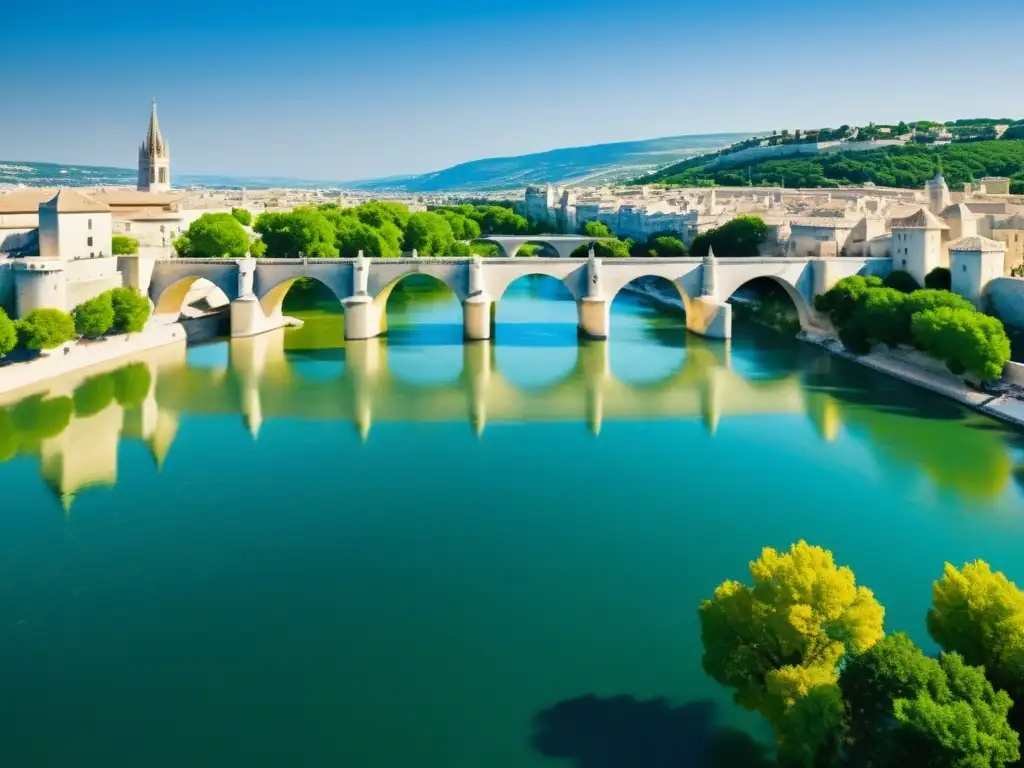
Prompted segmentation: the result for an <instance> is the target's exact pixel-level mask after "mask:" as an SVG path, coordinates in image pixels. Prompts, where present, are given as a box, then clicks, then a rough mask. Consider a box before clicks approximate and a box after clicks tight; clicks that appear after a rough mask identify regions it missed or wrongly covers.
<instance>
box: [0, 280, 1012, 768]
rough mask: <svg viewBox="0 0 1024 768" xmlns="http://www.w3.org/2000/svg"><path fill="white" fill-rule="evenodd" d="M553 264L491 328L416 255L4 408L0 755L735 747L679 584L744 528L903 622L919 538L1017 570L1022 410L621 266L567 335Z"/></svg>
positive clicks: (710, 579) (753, 538)
mask: <svg viewBox="0 0 1024 768" xmlns="http://www.w3.org/2000/svg"><path fill="white" fill-rule="evenodd" d="M553 285H554V288H553V287H552V284H548V283H545V282H543V281H536V280H524V281H520V282H517V283H516V284H515V285H514V286H513V287H512V288H511V289H510V292H509V294H507V295H506V296H505V297H504V298H503V300H502V302H501V303H500V305H499V307H498V312H497V328H496V339H495V342H494V343H493V344H491V343H478V344H472V345H463V344H462V342H461V326H460V309H459V307H458V304H457V303H455V300H454V298H451V297H449V296H446V295H444V294H440V295H438V294H437V293H436V292H433V291H422V292H421V291H417V290H414V289H411V288H410V289H409V290H406V291H405V292H396V293H395V294H394V295H393V296H392V299H391V301H390V304H389V306H388V320H389V335H388V338H387V340H386V341H385V340H374V341H370V342H358V343H350V344H348V345H346V344H345V343H344V342H343V341H342V326H341V319H340V316H339V315H337V314H325V313H324V312H322V311H320V310H315V309H309V310H306V311H293V314H297V315H300V316H302V317H304V319H305V320H306V325H305V327H304V328H302V329H297V330H288V331H282V332H279V333H278V334H268V335H267V336H263V337H258V338H257V339H250V340H236V341H226V340H225V341H218V342H214V343H210V344H205V345H202V346H197V347H192V348H189V349H187V350H186V349H184V348H183V347H173V348H165V349H164V350H157V351H155V352H153V353H152V354H151V355H149V356H148V357H146V358H145V359H144V360H141V361H139V362H137V363H135V364H134V365H133V366H130V367H126V368H125V369H123V370H121V371H119V372H116V373H113V374H110V375H106V376H101V377H95V378H94V379H92V380H91V381H88V382H86V383H85V384H81V385H78V386H75V387H73V388H71V387H68V386H64V385H62V383H61V382H59V381H58V382H55V383H54V385H53V390H52V392H51V394H50V396H48V397H34V398H31V399H29V400H27V401H24V402H21V403H9V404H7V406H6V407H3V408H0V462H2V463H0V489H2V491H0V493H2V499H3V502H2V505H0V507H2V514H0V659H2V660H3V661H2V663H3V671H2V675H0V679H2V680H3V695H2V696H0V712H2V714H0V763H3V764H6V765H33V766H68V765H75V766H103V767H104V768H107V767H109V766H142V765H144V766H147V768H158V767H162V766H183V765H188V766H226V765H244V766H253V767H256V766H281V765H315V766H322V765H339V766H346V768H364V767H365V768H410V766H416V767H417V768H480V767H481V766H487V768H512V767H513V766H526V767H527V768H533V767H534V766H556V765H562V766H575V768H667V766H670V765H672V766H677V765H682V766H685V765H736V764H747V765H756V764H757V755H758V754H759V753H760V747H759V746H758V744H759V743H764V742H765V741H766V740H767V738H768V733H767V732H766V730H765V728H764V725H763V723H762V722H761V721H760V720H759V719H758V718H757V717H755V716H753V715H750V714H749V713H745V712H742V711H740V710H739V709H738V708H736V707H735V706H734V705H733V704H732V703H731V700H730V697H729V694H728V692H727V691H725V690H724V689H722V688H721V687H719V686H718V685H717V684H716V683H714V682H713V681H712V680H711V679H710V678H708V677H706V676H705V675H704V674H703V672H702V671H701V667H700V656H701V645H700V636H699V628H698V621H697V606H698V604H699V603H700V601H701V599H703V598H705V597H708V596H710V594H711V593H712V591H713V590H714V588H715V586H716V585H717V584H718V583H720V582H721V581H723V580H725V579H728V578H737V579H746V578H747V577H748V573H747V563H748V562H749V561H750V560H752V559H754V558H756V557H757V556H758V554H759V552H760V549H761V547H763V546H769V545H770V546H775V547H780V548H783V547H788V546H789V544H790V543H792V542H794V541H796V540H798V539H801V538H803V539H806V540H808V541H809V542H811V543H815V544H820V545H822V546H824V547H827V548H829V549H831V550H833V552H834V553H835V556H836V559H837V561H838V562H840V563H843V564H847V565H850V566H851V567H852V568H853V569H854V571H855V573H856V574H857V578H858V582H859V583H863V584H866V585H867V586H869V587H871V588H872V589H873V590H874V591H875V594H876V596H877V597H878V599H879V600H880V601H881V602H882V604H883V605H885V607H886V611H887V612H886V626H887V629H888V630H890V631H892V630H896V629H902V630H906V631H908V632H909V633H910V634H911V635H912V636H913V637H914V638H915V639H916V640H917V641H918V642H920V643H922V644H923V645H924V646H925V647H926V648H928V649H933V648H934V646H933V644H932V643H931V642H930V640H929V638H928V635H927V632H926V631H925V613H926V611H927V609H928V606H929V602H930V590H931V584H932V581H933V580H934V579H935V578H937V577H938V576H939V575H940V574H941V571H942V566H943V563H944V562H945V561H947V560H948V561H951V562H953V563H955V564H957V565H959V564H962V563H963V562H964V561H965V560H972V559H975V558H984V559H986V560H988V561H989V562H990V563H992V565H993V566H994V567H996V568H998V569H1001V570H1004V571H1005V572H1006V573H1007V574H1008V575H1009V576H1010V578H1013V579H1016V580H1018V582H1021V581H1024V560H1022V559H1021V558H1020V552H1021V551H1024V494H1022V485H1021V482H1020V479H1021V477H1024V463H1021V462H1024V439H1022V438H1024V435H1022V433H1021V432H1019V431H1015V430H1013V429H1010V428H1008V427H1006V426H1003V425H1001V424H999V423H997V422H995V421H992V420H990V419H987V418H983V417H981V416H979V415H977V414H975V413H973V412H971V411H968V410H965V409H963V408H961V407H959V406H958V405H955V404H953V403H951V402H949V401H947V400H944V399H942V398H939V397H937V396H934V395H932V394H930V393H927V392H922V391H919V390H916V389H912V388H910V387H908V386H907V385H905V384H903V383H901V382H898V381H894V380H891V379H889V378H886V377H884V376H881V375H879V374H875V373H873V372H871V371H867V370H865V369H863V368H861V367H859V366H857V365H856V364H853V363H851V362H849V361H846V360H843V359H839V358H834V357H831V356H829V355H828V354H827V353H826V352H824V351H823V350H821V349H819V348H817V347H814V346H811V345H805V344H801V343H799V342H797V341H794V340H791V339H788V338H785V337H783V336H782V335H779V334H776V333H773V332H770V331H766V330H762V329H759V328H757V327H755V326H745V325H743V324H737V328H736V334H735V338H734V339H733V340H732V341H731V342H729V343H724V342H711V341H706V340H703V339H700V338H698V337H695V336H692V335H688V334H687V333H686V332H685V330H684V324H683V321H682V319H681V318H676V317H672V316H666V315H660V314H658V313H656V312H655V311H653V310H651V309H649V308H647V307H645V306H643V305H642V304H640V303H638V300H637V299H636V298H635V297H631V296H627V295H625V294H621V295H620V297H619V298H618V299H617V300H616V302H615V304H614V305H613V320H612V328H611V340H610V341H609V342H607V343H591V344H583V345H580V344H578V343H577V339H576V335H575V326H574V323H575V307H574V305H573V304H572V302H571V301H567V300H566V299H567V298H568V295H567V294H565V295H559V293H558V290H557V289H558V288H559V286H558V284H557V283H556V284H553ZM65 384H66V383H65ZM62 386H64V389H62ZM62 393H63V394H62Z"/></svg>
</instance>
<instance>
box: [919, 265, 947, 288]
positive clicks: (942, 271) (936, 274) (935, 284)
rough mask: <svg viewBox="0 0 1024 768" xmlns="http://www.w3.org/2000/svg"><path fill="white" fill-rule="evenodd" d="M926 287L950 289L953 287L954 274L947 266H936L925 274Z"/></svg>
mask: <svg viewBox="0 0 1024 768" xmlns="http://www.w3.org/2000/svg"><path fill="white" fill-rule="evenodd" d="M924 287H925V288H930V289H931V290H933V291H948V290H949V289H950V288H952V287H953V276H952V275H951V274H950V272H949V269H948V268H947V267H936V268H935V269H933V270H932V271H931V272H929V273H928V274H927V275H925V276H924Z"/></svg>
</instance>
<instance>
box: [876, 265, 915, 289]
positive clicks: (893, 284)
mask: <svg viewBox="0 0 1024 768" xmlns="http://www.w3.org/2000/svg"><path fill="white" fill-rule="evenodd" d="M882 284H883V285H884V286H885V287H887V288H895V289H896V290H897V291H899V292H900V293H913V292H914V291H917V290H919V289H920V288H921V286H920V285H918V284H917V280H915V279H914V276H913V275H911V274H910V273H909V272H904V271H903V270H902V269H894V270H893V271H892V272H890V273H889V274H888V275H886V276H885V279H884V280H883V281H882Z"/></svg>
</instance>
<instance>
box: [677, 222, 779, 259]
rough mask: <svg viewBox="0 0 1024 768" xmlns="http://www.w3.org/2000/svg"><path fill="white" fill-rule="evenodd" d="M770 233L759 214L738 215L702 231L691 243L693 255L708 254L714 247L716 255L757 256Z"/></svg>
mask: <svg viewBox="0 0 1024 768" xmlns="http://www.w3.org/2000/svg"><path fill="white" fill-rule="evenodd" d="M767 234H768V225H767V224H765V223H764V219H762V218H760V217H759V216H737V217H736V218H735V219H732V220H731V221H728V222H726V223H725V224H723V225H722V226H720V227H718V228H716V229H709V230H708V231H707V232H702V233H701V234H699V235H697V237H695V238H694V239H693V243H691V244H690V253H691V254H692V255H693V256H701V257H703V256H707V255H708V250H709V249H710V248H714V251H715V255H716V256H724V257H734V256H736V257H739V256H757V255H759V254H760V250H759V248H760V246H761V244H762V243H764V239H765V236H766V235H767Z"/></svg>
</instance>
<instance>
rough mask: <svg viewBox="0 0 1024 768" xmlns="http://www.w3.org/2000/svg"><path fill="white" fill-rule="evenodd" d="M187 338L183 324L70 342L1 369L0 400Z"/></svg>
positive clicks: (104, 368) (0, 367)
mask: <svg viewBox="0 0 1024 768" xmlns="http://www.w3.org/2000/svg"><path fill="white" fill-rule="evenodd" d="M188 337H189V332H188V330H187V329H186V327H185V325H184V324H183V323H171V324H169V325H158V326H154V327H149V328H146V330H144V331H142V332H141V333H131V334H127V335H124V336H108V337H106V338H104V339H97V340H80V341H71V342H68V343H67V344H63V345H61V346H60V347H58V348H57V349H53V350H49V351H48V352H45V353H43V354H41V355H40V356H39V357H37V358H36V359H34V360H27V361H24V362H19V363H11V364H8V365H4V366H0V397H2V398H3V399H4V400H18V399H20V398H21V397H23V396H26V395H29V394H31V390H33V389H36V388H39V387H40V386H41V385H43V384H46V382H48V381H49V380H50V379H55V378H57V377H60V376H66V375H67V374H70V373H76V372H80V373H82V374H83V376H84V375H86V374H90V373H94V372H102V371H104V370H106V369H107V368H110V367H116V366H117V365H120V364H121V363H123V362H125V358H128V357H131V356H134V355H139V354H141V353H143V352H147V351H149V350H151V349H155V348H157V347H163V346H167V345H169V344H184V343H186V341H187V340H188ZM65 349H66V350H67V352H65V351H64V350H65Z"/></svg>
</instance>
